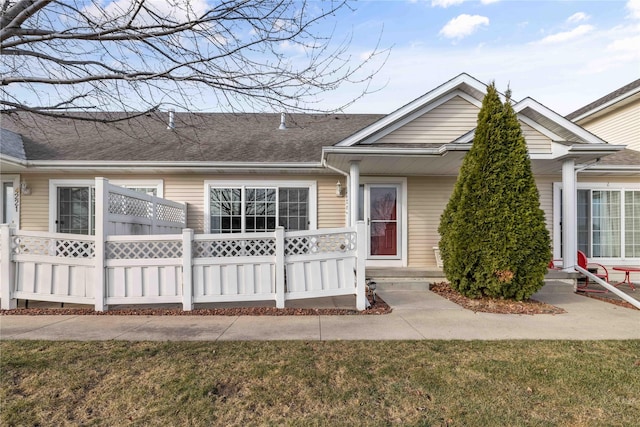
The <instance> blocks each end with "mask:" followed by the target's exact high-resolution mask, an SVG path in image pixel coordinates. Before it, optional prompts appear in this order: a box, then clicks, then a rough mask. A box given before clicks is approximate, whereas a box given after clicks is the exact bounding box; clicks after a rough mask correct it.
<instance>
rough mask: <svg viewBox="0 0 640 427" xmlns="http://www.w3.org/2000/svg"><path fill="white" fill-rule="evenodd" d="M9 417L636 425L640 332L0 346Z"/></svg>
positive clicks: (55, 421) (84, 421)
mask: <svg viewBox="0 0 640 427" xmlns="http://www.w3.org/2000/svg"><path fill="white" fill-rule="evenodd" d="M0 348H1V350H2V358H1V373H2V374H1V375H2V377H1V387H0V398H1V401H2V411H1V414H0V424H2V425H7V426H12V425H145V426H146V425H196V426H197V425H202V426H209V425H246V424H254V425H255V424H278V425H301V424H302V425H327V424H331V425H334V424H335V425H388V424H395V423H397V424H409V425H522V424H527V425H633V424H634V423H636V422H637V420H638V419H640V395H639V394H638V390H640V341H614V342H612V341H609V342H600V341H599V342H540V341H515V342H444V341H420V342H388V341H385V342H318V341H313V342H224V343H222V342H218V343H203V342H198V343H187V342H177V343H175V342H174V343H151V342H138V343H129V342H112V341H110V342H90V343H81V342H42V341H41V342H38V341H3V342H1V343H0Z"/></svg>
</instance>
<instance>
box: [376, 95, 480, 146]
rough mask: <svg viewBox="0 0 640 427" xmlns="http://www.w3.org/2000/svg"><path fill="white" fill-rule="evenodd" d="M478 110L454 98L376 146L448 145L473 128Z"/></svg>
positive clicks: (461, 99) (381, 140)
mask: <svg viewBox="0 0 640 427" xmlns="http://www.w3.org/2000/svg"><path fill="white" fill-rule="evenodd" d="M478 111H479V109H478V107H476V106H475V105H473V104H472V103H470V102H469V101H467V100H465V99H463V98H462V97H460V96H455V97H453V98H451V99H450V100H449V101H447V102H445V103H444V104H442V105H440V106H438V107H436V108H434V109H433V110H431V111H428V112H427V113H425V114H423V115H422V116H420V117H418V118H416V119H415V120H413V121H411V122H409V123H407V124H405V125H404V126H402V127H401V128H399V129H397V130H395V131H393V132H391V133H390V134H388V135H386V136H384V137H383V138H381V139H380V140H379V141H378V142H379V143H391V144H412V143H422V144H447V143H449V142H451V141H453V140H455V139H457V138H459V137H460V136H462V135H464V134H465V133H467V132H469V131H470V130H472V129H474V128H475V127H476V122H477V120H478Z"/></svg>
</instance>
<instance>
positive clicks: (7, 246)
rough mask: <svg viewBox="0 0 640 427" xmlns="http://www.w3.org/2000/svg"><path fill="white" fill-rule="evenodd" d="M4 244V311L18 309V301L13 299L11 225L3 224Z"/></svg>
mask: <svg viewBox="0 0 640 427" xmlns="http://www.w3.org/2000/svg"><path fill="white" fill-rule="evenodd" d="M0 227H2V242H1V243H0V245H1V247H0V257H2V259H1V260H0V298H2V307H1V308H2V309H3V310H11V309H13V308H16V307H17V302H18V301H17V300H16V299H15V298H13V290H14V289H13V287H14V284H15V283H14V282H15V280H14V272H15V270H14V265H13V264H12V261H11V257H12V255H13V254H12V253H11V235H12V234H13V228H12V227H9V224H2V225H1V226H0Z"/></svg>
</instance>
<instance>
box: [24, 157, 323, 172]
mask: <svg viewBox="0 0 640 427" xmlns="http://www.w3.org/2000/svg"><path fill="white" fill-rule="evenodd" d="M22 166H25V167H28V168H35V169H39V170H49V169H77V170H85V169H90V170H94V171H95V170H96V169H97V170H109V169H135V170H138V171H145V170H157V169H165V170H187V171H191V172H194V171H201V170H205V171H206V170H212V169H215V170H219V171H238V170H250V171H283V170H290V171H301V170H317V169H324V168H323V165H322V162H305V163H255V162H253V163H250V162H184V161H183V162H169V161H160V162H140V161H96V160H91V161H85V160H65V161H58V160H33V161H27V162H22Z"/></svg>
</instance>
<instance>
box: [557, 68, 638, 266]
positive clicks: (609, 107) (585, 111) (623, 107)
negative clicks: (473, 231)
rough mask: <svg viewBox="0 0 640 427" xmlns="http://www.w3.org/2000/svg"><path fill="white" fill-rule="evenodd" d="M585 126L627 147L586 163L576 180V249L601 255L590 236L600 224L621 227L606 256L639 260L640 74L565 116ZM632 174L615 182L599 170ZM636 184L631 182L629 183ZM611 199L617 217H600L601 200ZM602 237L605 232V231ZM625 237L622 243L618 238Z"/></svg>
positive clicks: (609, 202) (606, 172)
mask: <svg viewBox="0 0 640 427" xmlns="http://www.w3.org/2000/svg"><path fill="white" fill-rule="evenodd" d="M566 118H567V119H569V120H571V121H573V122H574V123H576V124H578V125H580V126H582V127H583V128H585V129H586V130H588V131H589V132H591V133H593V134H595V135H597V136H598V137H600V138H602V139H604V140H606V141H607V142H608V143H610V144H618V145H625V146H626V149H625V150H623V151H620V152H619V153H616V154H613V155H611V156H607V157H604V158H603V159H602V160H601V161H600V162H598V164H596V165H593V166H592V167H590V168H588V169H586V170H585V171H584V172H583V173H582V174H581V175H580V181H579V182H578V188H577V197H578V211H577V215H578V249H581V250H582V251H583V252H585V253H586V254H587V255H588V256H590V257H602V256H603V255H604V254H602V255H601V253H600V252H599V250H600V247H599V246H597V245H594V244H593V242H594V241H596V239H599V238H601V237H600V235H599V234H600V231H599V230H598V227H600V228H601V229H608V230H614V229H619V230H620V233H619V234H617V235H616V234H615V233H612V232H610V233H609V234H610V237H609V238H610V241H611V242H612V244H611V245H610V246H611V247H612V249H611V250H610V251H611V252H610V254H608V255H610V257H611V258H614V259H615V260H616V261H617V260H618V259H622V260H624V261H625V262H627V263H633V261H634V259H635V263H636V264H637V262H638V257H640V211H639V210H638V206H639V205H638V199H639V198H640V192H638V191H633V190H634V189H637V184H638V182H640V79H638V80H635V81H633V82H631V83H629V84H627V85H625V86H623V87H621V88H619V89H617V90H615V91H613V92H611V93H609V94H607V95H605V96H603V97H601V98H599V99H597V100H596V101H594V102H592V103H590V104H587V105H585V106H584V107H582V108H580V109H578V110H576V111H574V112H573V113H571V114H569V115H567V116H566ZM625 173H628V174H629V175H630V176H631V177H633V178H634V179H635V181H633V182H629V185H628V186H627V185H624V183H620V184H618V185H617V186H616V185H615V184H612V183H611V182H610V180H609V179H604V178H603V177H602V176H603V175H607V176H612V175H613V176H615V175H618V176H624V175H625ZM633 184H635V186H634V185H633ZM604 204H614V205H618V204H619V205H620V206H624V209H623V208H620V213H619V218H618V219H617V220H618V221H619V223H615V222H614V220H616V218H615V216H612V217H610V219H609V220H607V219H606V218H602V217H598V211H599V208H600V206H601V205H604ZM605 238H606V237H605ZM622 242H624V245H623V244H622Z"/></svg>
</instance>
